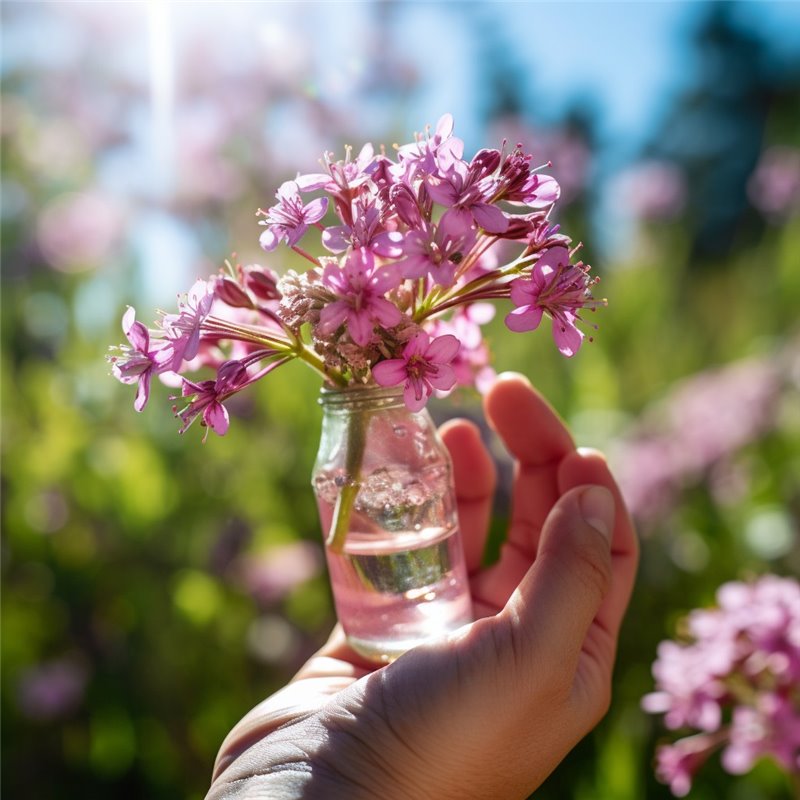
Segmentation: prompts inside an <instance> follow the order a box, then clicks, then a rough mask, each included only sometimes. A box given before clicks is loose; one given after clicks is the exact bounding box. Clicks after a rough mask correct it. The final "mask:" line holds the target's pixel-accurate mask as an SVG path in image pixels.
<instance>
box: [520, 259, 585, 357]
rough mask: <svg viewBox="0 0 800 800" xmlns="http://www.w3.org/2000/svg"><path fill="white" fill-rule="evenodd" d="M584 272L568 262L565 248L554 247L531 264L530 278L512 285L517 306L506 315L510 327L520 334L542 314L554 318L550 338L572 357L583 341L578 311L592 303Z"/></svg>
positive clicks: (537, 320)
mask: <svg viewBox="0 0 800 800" xmlns="http://www.w3.org/2000/svg"><path fill="white" fill-rule="evenodd" d="M589 286H590V282H589V279H588V277H587V271H586V269H585V268H583V267H582V266H580V265H575V264H570V263H569V250H567V248H566V247H553V248H551V249H550V250H547V251H546V252H545V253H544V255H542V257H541V258H540V259H539V260H538V261H537V262H536V264H534V266H533V271H532V273H531V277H530V278H518V279H517V280H515V281H514V282H513V283H512V284H511V300H512V302H513V303H514V305H516V306H517V308H515V309H514V310H513V311H512V312H511V313H509V314H508V315H507V316H506V320H505V322H506V326H507V327H508V328H509V330H512V331H516V332H517V333H521V332H522V331H532V330H535V329H536V328H538V327H539V323H540V322H541V321H542V314H543V313H544V312H547V314H548V315H549V316H550V317H551V318H552V320H553V338H554V339H555V341H556V345H557V347H558V349H559V350H560V351H561V353H563V355H565V356H574V355H575V353H577V352H578V350H579V349H580V346H581V343H582V342H583V337H584V334H583V331H581V330H579V329H578V327H577V326H576V324H575V322H576V320H580V317H579V316H578V311H579V309H581V308H582V307H583V306H585V305H587V303H591V302H592V299H591V295H590V293H589Z"/></svg>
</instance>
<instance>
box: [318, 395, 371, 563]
mask: <svg viewBox="0 0 800 800" xmlns="http://www.w3.org/2000/svg"><path fill="white" fill-rule="evenodd" d="M369 418H370V414H369V412H368V411H355V410H353V411H352V412H351V413H350V414H349V415H348V416H347V422H346V424H345V429H344V448H345V456H344V467H345V483H344V485H343V486H342V488H341V490H340V491H339V496H338V497H337V498H336V505H335V506H334V509H333V520H332V521H331V529H330V531H329V533H328V539H327V541H326V542H325V544H326V545H327V546H328V547H329V548H330V549H331V550H332V551H333V552H334V553H341V552H342V550H343V549H344V543H345V539H346V538H347V534H348V532H349V530H350V517H351V516H352V513H353V505H354V504H355V500H356V496H357V495H358V490H359V489H360V488H361V463H362V462H363V460H364V449H365V445H366V442H367V428H368V427H369Z"/></svg>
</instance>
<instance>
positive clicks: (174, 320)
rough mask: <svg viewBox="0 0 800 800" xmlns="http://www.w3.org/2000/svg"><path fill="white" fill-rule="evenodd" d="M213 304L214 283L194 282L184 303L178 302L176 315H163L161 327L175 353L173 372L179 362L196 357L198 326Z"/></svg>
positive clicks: (198, 339) (198, 343)
mask: <svg viewBox="0 0 800 800" xmlns="http://www.w3.org/2000/svg"><path fill="white" fill-rule="evenodd" d="M213 302H214V283H213V282H208V281H204V280H199V281H195V284H194V286H192V288H191V289H190V290H189V293H188V294H187V296H186V301H185V302H184V301H181V300H179V301H178V313H177V314H165V315H164V319H163V320H162V325H163V328H164V331H165V332H166V336H167V339H168V340H169V341H170V342H172V348H173V350H174V353H175V358H174V361H173V363H172V368H173V369H174V370H177V369H178V368H179V367H180V365H181V361H191V360H192V359H193V358H194V357H195V356H196V355H197V351H198V349H199V348H200V326H201V325H202V324H203V320H204V319H205V318H206V317H207V316H208V314H209V312H210V311H211V306H212V304H213Z"/></svg>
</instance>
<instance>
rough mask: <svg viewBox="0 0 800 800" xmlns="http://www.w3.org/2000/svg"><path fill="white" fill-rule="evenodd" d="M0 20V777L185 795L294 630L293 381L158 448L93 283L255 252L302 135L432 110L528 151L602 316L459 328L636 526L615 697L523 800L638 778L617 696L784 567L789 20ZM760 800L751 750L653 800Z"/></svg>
mask: <svg viewBox="0 0 800 800" xmlns="http://www.w3.org/2000/svg"><path fill="white" fill-rule="evenodd" d="M0 15H1V16H2V60H1V61H0V65H1V69H2V73H1V74H2V103H3V115H2V121H1V122H0V135H1V136H2V206H1V208H0V212H1V215H0V221H1V222H2V243H3V244H2V248H3V252H2V256H3V258H2V269H3V276H2V277H3V293H2V305H3V314H2V347H3V351H2V354H3V359H2V392H3V397H2V399H3V422H4V425H3V441H2V457H3V463H2V472H3V478H2V479H3V484H2V486H3V498H2V503H3V507H2V513H3V520H2V521H3V540H4V545H3V556H2V578H3V581H2V590H3V604H2V622H3V637H2V650H3V671H2V672H3V678H2V679H3V687H4V691H3V693H2V713H3V726H4V731H3V733H4V735H3V742H2V747H3V761H4V766H5V767H6V768H5V769H4V770H3V774H2V788H3V791H4V792H5V793H7V794H8V796H9V797H37V798H39V797H40V798H51V797H52V798H72V797H92V796H101V795H103V796H104V795H110V794H113V795H114V796H115V797H119V798H123V799H124V798H141V797H148V798H161V797H163V798H168V797H169V798H172V797H176V796H181V797H189V798H199V797H202V796H203V794H204V792H205V789H206V788H207V784H208V780H209V776H210V768H211V763H212V761H213V757H214V754H215V752H216V749H217V747H218V746H219V744H220V742H221V740H222V738H223V736H224V735H225V733H226V732H227V730H228V728H229V727H230V726H231V725H232V724H233V723H234V722H235V721H236V720H237V719H238V717H239V716H240V715H241V714H242V713H243V712H244V711H246V710H247V709H249V708H250V707H251V706H252V705H253V704H255V703H256V702H258V700H260V699H261V698H263V697H264V696H265V695H267V694H269V693H270V692H271V691H273V690H274V689H276V688H277V687H278V686H280V685H281V684H282V683H283V682H285V681H286V679H287V678H288V676H289V675H290V674H291V673H292V671H293V670H294V669H296V667H297V666H298V665H299V664H300V663H301V662H302V660H303V659H304V658H305V657H306V656H307V655H308V654H309V653H310V652H312V651H313V649H314V648H315V647H316V646H318V645H319V643H320V642H321V641H322V640H323V639H324V638H325V636H326V635H327V633H328V631H329V629H330V626H331V625H332V622H333V615H332V611H331V603H330V596H329V590H328V588H327V583H326V579H325V576H324V573H323V572H322V571H321V563H322V562H321V561H320V549H319V548H320V542H319V532H318V522H317V517H316V510H315V508H314V506H313V503H311V502H310V501H311V491H310V485H309V475H310V471H311V465H312V463H313V459H314V454H315V452H316V446H317V440H316V431H317V428H318V424H319V411H318V409H317V408H316V406H315V404H314V403H313V402H311V401H310V400H309V398H310V397H312V396H313V394H314V391H315V389H316V379H315V378H314V376H313V375H311V374H310V373H309V374H306V371H304V370H302V369H291V368H287V369H286V370H283V371H281V372H280V373H276V374H275V375H274V376H271V379H270V380H269V382H268V383H267V382H265V383H264V385H263V387H261V388H260V389H259V391H258V392H256V393H254V394H253V395H251V396H248V397H239V398H236V401H235V402H232V403H230V406H231V408H230V411H231V414H232V416H235V417H237V418H238V419H237V422H236V424H235V425H232V426H231V430H230V432H229V433H228V435H227V436H226V437H225V439H223V440H219V441H217V440H215V439H213V438H212V439H210V440H209V442H208V443H207V444H206V445H205V446H202V445H201V444H200V443H199V441H195V439H192V438H181V437H177V436H175V431H176V429H177V427H178V424H177V421H176V420H174V419H173V418H172V416H171V415H170V413H169V407H170V403H169V400H168V399H167V398H168V395H169V394H170V393H171V391H172V390H170V389H169V388H168V387H162V386H158V385H154V387H153V397H152V399H151V404H152V406H153V408H151V409H150V413H148V414H147V415H142V416H139V415H136V414H135V413H133V412H132V410H131V409H130V396H129V393H128V392H126V391H124V387H120V386H119V385H118V384H117V383H116V382H114V381H112V380H110V379H109V377H108V376H107V374H106V373H107V366H106V364H105V362H104V360H103V356H104V355H105V343H106V342H110V341H118V340H120V339H121V335H120V331H119V327H118V326H119V318H120V316H121V313H122V312H123V311H124V305H125V303H126V302H132V303H133V304H134V305H136V306H140V305H141V306H142V308H145V307H147V308H152V307H154V306H155V307H161V308H165V309H171V308H173V307H174V305H175V294H176V293H177V292H178V291H182V290H184V289H185V288H186V286H189V285H191V284H192V282H193V280H194V279H195V278H196V277H200V276H203V275H207V274H208V273H210V272H212V271H213V270H214V269H215V268H216V267H217V266H218V265H220V264H221V262H222V261H223V260H224V259H225V258H226V257H228V256H230V254H231V253H232V252H234V251H235V252H236V254H237V256H236V258H237V260H239V261H241V263H243V264H246V263H251V262H253V261H257V260H262V255H263V253H262V251H261V250H260V248H259V247H258V236H259V233H260V231H261V229H260V228H259V227H258V220H257V218H256V216H255V212H256V209H257V208H258V207H260V206H264V207H265V206H266V205H269V204H271V203H272V198H273V196H274V192H275V189H276V188H277V186H279V185H280V183H281V182H283V181H284V180H286V179H289V178H293V177H294V176H295V174H296V172H297V171H298V170H301V171H304V172H308V171H313V170H314V169H315V164H316V161H317V159H318V158H319V157H320V155H321V153H322V151H323V150H326V149H328V150H333V151H334V152H336V153H337V154H339V155H341V154H342V152H343V147H344V145H345V144H351V145H353V146H356V147H357V146H359V145H360V144H361V143H362V142H364V141H368V140H372V141H373V142H374V144H375V145H376V146H378V145H380V144H381V143H383V144H385V145H386V147H387V148H391V146H392V144H393V143H394V142H399V141H406V140H407V137H408V135H409V133H410V132H411V131H413V130H419V129H420V128H421V127H422V126H423V125H425V124H426V123H431V124H434V123H435V122H436V120H437V119H438V118H439V116H440V115H441V113H443V112H445V111H450V112H452V113H453V114H454V115H455V118H456V119H457V121H458V134H459V135H460V136H461V137H462V138H464V139H465V141H466V148H467V150H468V151H469V152H472V151H475V150H477V149H478V148H480V147H482V146H497V145H498V144H499V139H500V138H501V137H503V136H507V137H508V139H509V146H512V147H513V145H515V144H516V143H517V141H519V142H521V143H523V145H524V146H525V148H526V149H527V150H530V151H531V152H533V153H534V154H535V157H536V158H538V159H541V162H542V163H544V162H546V161H548V160H550V161H552V162H553V166H552V169H551V170H548V172H552V174H553V175H554V176H555V177H556V178H557V179H558V180H559V182H560V183H561V185H562V187H563V191H564V196H563V202H562V203H561V209H560V212H559V213H560V216H561V220H560V221H562V222H563V223H564V226H565V229H567V230H568V231H569V233H570V235H572V236H573V237H574V238H575V240H576V241H577V240H580V239H584V240H585V241H586V243H587V247H586V248H585V250H584V251H583V257H584V258H585V260H586V261H588V262H590V263H592V265H593V267H594V270H596V271H597V273H598V274H600V275H602V276H603V282H602V284H601V286H602V287H603V294H604V295H606V296H607V297H609V299H610V303H611V304H610V307H609V309H608V310H607V311H605V312H604V313H603V314H602V316H600V317H598V321H599V323H600V326H601V327H600V330H599V331H598V333H597V335H596V336H595V341H594V342H593V344H592V345H591V352H588V353H586V352H582V353H581V354H579V356H577V357H576V358H575V359H573V360H572V361H570V362H569V363H562V362H561V361H560V360H559V356H558V354H557V353H555V352H551V351H553V348H552V346H551V343H550V342H549V341H546V339H547V337H508V336H504V335H503V334H502V330H501V327H502V319H503V317H504V314H503V313H499V314H498V315H497V317H496V319H495V320H494V321H492V322H491V323H490V324H489V326H488V332H489V333H488V342H487V343H488V346H489V348H490V350H491V351H492V354H493V358H494V361H495V366H496V367H497V369H498V370H503V369H517V370H521V371H523V372H525V373H526V374H528V375H529V376H530V377H531V378H532V379H533V380H534V381H535V382H536V383H537V385H538V386H539V387H540V388H541V389H542V391H543V392H544V393H545V394H546V395H547V397H548V398H549V399H550V400H551V401H552V402H553V404H554V405H555V406H556V407H557V409H558V410H559V412H560V413H561V414H562V415H563V416H564V417H565V418H566V419H567V420H568V421H569V422H570V424H571V425H572V427H573V429H574V430H575V433H576V438H577V439H578V441H579V442H580V443H581V444H587V445H592V446H599V447H602V448H604V449H606V450H607V451H608V452H609V454H610V457H611V458H612V460H613V462H614V464H615V467H616V468H617V470H618V471H619V474H620V476H621V478H622V481H623V486H624V489H625V492H626V495H627V497H628V499H629V502H630V503H631V505H632V508H633V510H634V512H635V514H636V516H637V519H638V521H639V524H640V529H641V531H642V534H643V542H642V544H643V558H642V568H641V573H640V577H639V584H638V588H637V592H636V595H635V597H634V600H633V603H632V607H631V612H630V614H629V616H628V620H627V622H626V626H625V629H624V631H623V638H622V642H621V645H620V659H619V667H618V671H617V684H616V686H615V702H614V707H613V709H612V711H611V712H610V714H609V715H608V717H607V718H606V720H604V722H603V723H602V725H601V726H600V727H599V728H598V729H597V731H595V732H594V733H593V734H592V735H591V736H590V737H588V738H587V739H586V740H585V741H584V742H583V743H582V744H581V745H580V746H579V747H578V748H577V749H576V750H575V751H574V752H573V753H572V754H571V755H570V756H569V757H568V759H567V762H566V763H565V766H564V768H562V769H559V770H557V771H556V773H555V774H554V775H553V776H552V777H551V778H550V779H549V780H548V781H547V782H546V783H545V785H544V786H543V787H542V788H541V789H540V790H539V791H538V792H537V798H540V800H548V798H563V797H570V798H573V800H598V798H600V799H601V800H634V799H635V800H641V798H648V800H649V799H650V798H654V799H656V800H657V799H658V798H665V797H668V796H669V790H668V788H667V787H665V786H662V785H661V784H660V783H658V782H657V781H656V778H655V775H654V771H653V754H654V752H655V748H656V743H657V741H658V739H659V736H660V732H659V730H658V726H657V724H656V721H655V720H653V719H651V718H649V717H647V716H646V715H645V714H643V713H642V711H641V709H640V708H639V698H640V697H641V695H643V694H644V693H645V692H647V691H649V690H650V688H651V686H652V684H651V679H650V675H649V666H650V664H651V662H652V660H653V658H654V654H655V652H656V646H657V643H658V642H659V641H660V640H661V639H664V638H668V637H670V636H671V635H672V631H673V629H674V623H675V621H676V620H677V619H679V618H680V617H682V616H683V615H685V613H686V612H688V611H689V609H691V608H695V607H702V606H704V605H707V604H709V603H711V602H713V599H714V592H715V590H716V587H717V586H719V585H720V584H722V583H725V582H726V581H731V580H736V579H741V578H743V577H747V576H749V575H753V574H762V573H766V572H771V573H775V574H778V575H787V574H793V573H794V574H797V573H798V572H799V571H800V545H798V530H799V529H800V402H798V399H799V398H798V387H799V386H800V365H799V364H798V360H797V352H798V341H800V339H798V337H799V336H800V330H799V329H798V322H797V309H798V308H800V266H799V265H800V199H799V194H798V191H799V190H798V186H800V177H799V176H800V167H798V153H799V152H800V134H798V131H800V102H798V100H800V6H798V5H796V4H789V3H779V2H774V3H773V2H753V3H745V2H741V3H725V2H692V3H689V2H687V3H651V4H645V3H642V4H614V3H605V2H592V3H581V4H572V3H562V4H549V3H533V2H531V3H503V2H493V3H466V2H463V3H462V2H441V3H403V2H389V1H388V0H373V2H364V3H266V2H264V3H244V2H230V3H222V2H219V3H201V4H192V5H188V4H183V3H169V2H165V1H164V0H151V2H140V3H124V4H121V3H81V2H69V1H67V2H52V3H47V2H37V3H29V2H15V0H9V1H8V2H5V3H3V4H2V6H0ZM282 258H284V256H279V255H278V254H275V255H274V258H272V259H270V260H269V261H268V264H267V265H268V266H269V267H272V268H274V269H276V270H277V271H282V270H284V269H285V268H287V267H289V266H292V265H293V263H292V261H291V258H292V256H288V257H285V261H283V260H281V259H282ZM492 326H499V327H496V333H495V334H494V335H493V334H492V330H493V329H492ZM588 347H589V346H587V348H585V349H588ZM478 403H479V401H478V399H477V397H476V396H472V395H466V394H465V395H461V396H453V397H451V398H448V399H447V400H446V401H444V400H438V401H433V402H432V405H434V408H433V409H432V410H433V412H434V414H435V415H437V416H438V418H439V419H444V418H446V417H449V416H453V415H455V414H466V415H469V416H472V417H475V418H477V417H478V416H479V404H478ZM159 405H160V406H161V409H159V408H158V407H159ZM159 411H161V413H159ZM488 435H489V434H488V433H487V436H488ZM498 457H499V458H501V460H502V456H501V455H498ZM502 463H503V464H504V463H505V462H502ZM506 491H507V490H506V488H505V487H501V491H500V496H499V499H498V504H497V514H496V516H495V520H494V523H493V535H492V539H491V543H490V548H489V552H488V557H490V558H491V557H492V555H493V553H495V552H496V549H497V546H498V542H499V538H500V534H501V532H502V530H503V529H504V524H505V518H506V516H507V513H508V507H507V494H506ZM791 791H792V790H791V788H790V786H789V784H788V782H787V779H786V776H785V775H784V774H783V773H782V772H781V770H780V769H779V768H778V767H777V766H776V765H775V764H774V763H772V762H770V761H769V760H761V761H757V762H756V764H755V767H754V769H753V770H751V771H750V772H748V773H747V774H746V775H742V776H738V777H732V776H731V775H728V774H727V773H726V772H725V771H724V770H723V769H722V767H718V766H715V765H714V764H708V765H707V766H706V767H704V769H703V771H701V772H700V773H699V774H698V775H697V776H696V778H695V779H694V781H693V783H692V789H691V794H690V796H691V797H692V798H697V799H698V800H712V798H719V797H727V798H733V800H773V799H774V798H784V797H785V798H789V797H791Z"/></svg>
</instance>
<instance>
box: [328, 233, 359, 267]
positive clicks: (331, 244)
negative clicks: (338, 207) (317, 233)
mask: <svg viewBox="0 0 800 800" xmlns="http://www.w3.org/2000/svg"><path fill="white" fill-rule="evenodd" d="M351 234H352V231H351V230H350V228H348V227H345V226H344V225H333V226H332V227H330V228H325V230H324V231H322V245H323V247H324V248H325V249H326V250H330V252H331V253H343V252H344V251H345V250H347V248H348V247H349V245H350V236H351ZM326 269H327V268H326Z"/></svg>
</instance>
